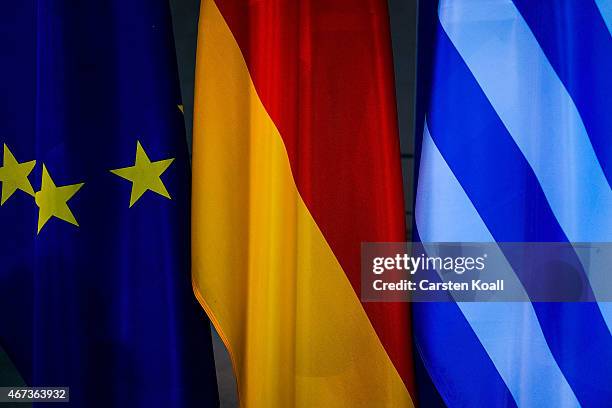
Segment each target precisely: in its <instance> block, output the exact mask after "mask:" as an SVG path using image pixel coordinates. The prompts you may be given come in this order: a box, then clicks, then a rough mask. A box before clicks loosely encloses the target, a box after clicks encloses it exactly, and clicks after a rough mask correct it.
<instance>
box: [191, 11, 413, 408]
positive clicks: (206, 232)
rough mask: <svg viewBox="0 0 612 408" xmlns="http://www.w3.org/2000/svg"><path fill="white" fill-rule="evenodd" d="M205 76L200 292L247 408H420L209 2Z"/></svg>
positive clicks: (203, 22) (197, 136)
mask: <svg viewBox="0 0 612 408" xmlns="http://www.w3.org/2000/svg"><path fill="white" fill-rule="evenodd" d="M199 35H200V37H199V40H198V44H199V45H198V61H197V72H196V106H195V124H194V151H193V206H192V212H193V214H192V216H193V221H192V223H193V224H192V234H193V236H192V240H193V241H192V253H193V255H192V256H193V264H192V265H193V266H192V267H193V284H194V290H195V292H196V296H197V297H198V299H199V301H200V302H201V304H202V306H203V307H204V308H205V309H206V311H207V312H208V314H209V316H210V317H211V319H212V320H213V323H214V324H215V326H216V328H217V330H218V331H219V332H220V334H221V336H222V338H223V340H224V342H225V343H226V346H227V348H228V350H229V352H230V354H231V357H232V362H233V364H234V371H235V374H236V377H237V381H238V389H239V398H240V400H241V405H242V406H243V407H249V408H250V407H265V408H270V407H272V408H274V407H283V408H284V407H294V406H295V407H326V408H328V407H345V406H346V407H385V406H387V407H411V406H413V405H412V401H411V399H410V396H409V394H408V391H407V390H406V387H405V386H404V384H403V382H402V380H401V378H400V377H399V375H398V373H397V371H396V370H395V367H394V366H393V364H392V362H391V361H390V359H389V357H388V356H387V354H386V352H385V350H384V348H383V346H382V345H381V343H380V341H379V339H378V337H377V336H376V334H375V332H374V329H373V327H372V325H371V324H370V322H369V320H368V318H367V316H366V314H365V312H364V310H363V308H362V306H361V304H360V303H359V300H358V298H357V296H356V294H355V292H354V291H353V288H352V287H351V285H350V283H349V281H348V279H347V277H346V275H345V273H344V271H343V270H342V268H341V266H340V265H339V264H338V261H337V260H336V258H335V256H334V254H333V252H332V250H331V249H330V247H329V246H328V244H327V242H326V241H325V239H324V237H323V235H322V234H321V231H320V230H319V229H318V227H317V224H316V223H315V221H314V220H313V218H312V216H311V215H310V213H309V211H308V209H307V208H306V206H305V204H304V202H303V201H302V199H301V198H300V195H299V193H298V191H297V188H296V185H295V182H294V180H293V177H292V175H291V168H290V164H289V159H288V156H287V153H286V151H285V148H284V145H283V141H282V139H281V136H280V134H279V133H278V130H277V129H276V127H275V125H274V123H273V122H272V120H271V119H270V117H269V116H268V114H267V112H266V111H265V109H264V107H263V105H262V103H261V101H260V99H259V98H258V96H257V93H256V91H255V88H254V85H253V83H252V82H251V78H250V76H249V73H248V69H247V66H246V64H245V61H244V59H243V57H242V54H241V52H240V49H239V47H238V45H237V43H236V41H235V39H234V38H233V36H232V34H231V31H230V29H229V27H228V26H227V25H226V23H225V21H224V20H223V17H222V16H221V14H220V12H219V10H218V9H217V7H216V5H215V4H214V2H213V1H212V0H204V1H203V2H202V10H201V14H200V34H199Z"/></svg>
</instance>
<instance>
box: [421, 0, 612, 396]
mask: <svg viewBox="0 0 612 408" xmlns="http://www.w3.org/2000/svg"><path fill="white" fill-rule="evenodd" d="M436 24H437V28H436V36H435V56H434V66H433V74H432V82H431V93H430V102H429V108H428V109H427V115H426V123H425V126H424V131H423V140H422V150H421V160H420V167H419V178H418V187H417V198H416V209H415V215H416V227H417V231H418V236H419V238H420V240H422V241H424V242H449V241H450V242H455V241H460V242H493V241H495V242H610V241H612V189H611V188H610V185H611V183H612V37H611V35H610V33H611V30H612V1H610V0H538V1H534V0H513V1H511V0H440V4H439V9H438V21H437V22H436ZM593 289H594V293H595V294H597V291H596V290H595V288H593ZM414 324H415V336H416V345H417V349H418V350H419V353H420V357H421V360H422V361H423V363H424V366H425V368H426V370H427V372H428V373H429V376H430V378H431V380H432V382H433V384H434V386H435V387H436V389H437V391H438V392H439V394H440V396H441V397H442V399H443V401H444V402H445V404H446V405H448V406H449V407H512V406H519V407H578V406H583V407H610V406H612V336H611V330H612V304H611V303H603V302H599V303H486V304H485V303H431V304H415V307H414ZM425 399H426V398H425ZM421 405H422V406H430V405H428V401H426V400H422V401H421Z"/></svg>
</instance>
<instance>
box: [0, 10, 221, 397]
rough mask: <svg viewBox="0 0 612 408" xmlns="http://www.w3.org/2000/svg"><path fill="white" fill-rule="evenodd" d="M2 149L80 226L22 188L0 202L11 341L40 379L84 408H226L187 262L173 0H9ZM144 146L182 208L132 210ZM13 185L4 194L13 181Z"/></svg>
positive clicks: (3, 307)
mask: <svg viewBox="0 0 612 408" xmlns="http://www.w3.org/2000/svg"><path fill="white" fill-rule="evenodd" d="M0 9H1V10H2V11H1V12H0V62H1V64H0V72H1V74H2V75H1V80H0V89H1V92H0V143H5V144H6V145H7V146H8V147H9V149H10V150H11V152H12V153H13V154H14V156H15V158H16V159H17V161H18V162H25V161H29V160H36V161H37V162H36V166H35V168H34V170H33V172H32V173H31V174H30V175H29V180H30V181H31V183H32V185H33V187H34V190H35V191H38V190H39V189H40V185H41V177H42V174H41V173H42V165H43V164H44V165H45V167H46V168H47V170H48V172H49V174H50V175H51V177H52V178H53V181H54V182H55V184H56V185H57V186H64V185H69V184H75V183H84V185H83V187H82V188H81V189H80V190H79V191H78V192H77V193H76V194H75V195H74V196H73V197H72V198H71V199H70V200H69V201H68V206H69V208H70V209H71V211H72V213H73V214H74V216H75V218H76V220H77V222H78V224H79V226H78V227H77V226H75V225H72V224H70V223H68V222H65V221H63V220H61V219H59V218H55V217H54V218H51V219H50V220H49V221H48V222H47V223H46V224H45V225H44V227H43V228H42V230H41V231H40V233H39V234H37V219H38V207H37V204H36V203H35V200H34V198H33V197H32V196H30V195H28V194H26V193H24V192H23V191H16V192H15V193H14V194H13V195H12V196H11V197H10V198H9V199H8V200H7V201H6V202H5V203H4V204H3V205H2V206H1V207H0V225H2V229H1V231H2V233H1V234H0V311H1V312H0V343H1V345H2V347H3V348H4V349H5V350H6V351H7V353H8V354H9V356H10V357H11V359H12V361H13V362H14V363H15V365H16V367H17V369H18V370H19V372H20V373H21V375H22V377H23V378H24V379H25V381H26V383H27V384H28V385H31V386H69V387H70V398H71V401H72V402H73V405H74V406H88V407H91V406H100V407H110V406H113V407H121V406H126V407H127V406H129V407H179V406H215V405H217V404H218V396H217V387H216V380H215V372H214V362H213V358H212V348H211V339H210V328H209V322H208V320H207V318H206V317H205V315H204V313H203V311H202V309H201V308H200V306H199V305H198V304H197V301H196V300H195V298H194V295H193V292H192V287H191V277H190V263H189V248H190V224H189V184H190V180H189V157H188V152H187V145H186V139H185V134H184V122H183V117H182V114H181V112H180V110H179V109H178V107H177V104H179V103H180V94H179V90H178V76H177V70H176V58H175V54H174V44H173V40H172V31H171V23H170V15H169V6H168V2H167V1H163V0H97V1H87V2H71V1H67V0H65V1H58V0H38V1H35V0H23V1H17V2H5V3H3V4H2V6H0ZM137 141H140V143H141V144H142V146H143V148H144V150H145V151H146V153H147V154H148V155H149V158H150V159H151V160H152V161H158V160H162V159H169V158H174V161H173V163H172V164H171V165H170V167H169V168H168V169H167V170H166V171H165V172H164V173H163V174H162V175H161V180H162V181H163V183H164V185H165V186H166V188H167V190H168V192H169V194H170V196H171V199H167V198H165V197H162V196H161V195H159V194H156V193H154V192H152V191H147V192H145V193H144V195H143V196H142V197H141V198H140V199H139V200H138V201H137V202H136V203H135V204H134V206H132V207H131V208H129V201H130V191H131V187H132V183H131V182H129V181H128V180H125V179H123V178H120V177H118V176H116V175H114V174H112V173H110V171H109V170H110V169H116V168H122V167H128V166H132V165H134V160H135V154H136V143H137ZM3 187H4V186H3Z"/></svg>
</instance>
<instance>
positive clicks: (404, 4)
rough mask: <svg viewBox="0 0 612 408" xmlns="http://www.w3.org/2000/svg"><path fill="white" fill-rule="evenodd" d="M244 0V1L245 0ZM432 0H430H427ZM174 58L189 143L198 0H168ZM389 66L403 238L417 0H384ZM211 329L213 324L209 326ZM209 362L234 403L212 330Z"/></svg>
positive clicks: (409, 191) (226, 363)
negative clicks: (396, 127) (400, 175)
mask: <svg viewBox="0 0 612 408" xmlns="http://www.w3.org/2000/svg"><path fill="white" fill-rule="evenodd" d="M245 1H246V0H245ZM296 1H300V0H296ZM430 1H433V0H430ZM170 4H171V8H172V18H173V22H174V36H175V41H176V53H177V58H178V66H179V75H180V80H181V91H182V94H183V104H184V109H185V125H186V128H187V137H188V140H189V142H190V143H191V130H192V120H193V89H194V76H195V71H194V69H195V55H196V45H197V31H198V14H199V4H200V2H199V0H170ZM388 4H389V15H390V23H391V35H392V41H393V56H394V61H393V63H394V66H395V89H396V95H397V112H398V121H399V131H400V132H399V133H400V146H401V157H402V173H403V176H404V201H405V203H406V225H407V227H408V237H410V236H411V235H410V234H411V227H412V196H413V176H414V171H413V166H414V144H415V143H414V134H415V95H416V91H417V90H416V67H417V64H416V61H417V15H418V6H417V0H388ZM213 332H214V329H213ZM213 338H214V348H215V363H216V366H217V381H218V382H219V397H220V400H221V406H222V407H228V408H229V407H236V406H238V405H237V398H236V390H235V382H234V378H233V374H232V368H231V364H230V360H229V357H228V355H227V353H226V351H225V347H224V346H223V344H222V343H221V340H220V339H219V337H218V336H217V335H216V333H214V335H213Z"/></svg>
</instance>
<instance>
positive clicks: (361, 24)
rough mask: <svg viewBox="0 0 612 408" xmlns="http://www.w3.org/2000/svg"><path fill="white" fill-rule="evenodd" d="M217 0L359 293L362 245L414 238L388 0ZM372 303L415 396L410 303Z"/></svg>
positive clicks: (303, 188)
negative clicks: (408, 232) (408, 229)
mask: <svg viewBox="0 0 612 408" xmlns="http://www.w3.org/2000/svg"><path fill="white" fill-rule="evenodd" d="M216 2H217V5H218V7H219V9H220V11H221V13H222V14H223V16H224V18H225V20H226V22H227V23H228V25H229V27H230V29H231V30H232V32H233V34H234V36H235V38H236V40H237V42H238V44H239V46H240V48H241V50H242V53H243V55H244V57H245V60H246V62H247V65H248V67H249V72H250V74H251V77H252V79H253V82H254V84H255V87H256V89H257V92H258V94H259V97H260V98H261V100H262V102H263V104H264V106H265V107H266V109H267V111H268V113H269V114H270V116H271V117H272V120H273V121H274V122H275V123H276V126H277V127H278V129H279V131H280V134H281V135H282V137H283V140H284V143H285V146H286V148H287V152H288V154H289V159H290V161H291V168H292V171H293V176H294V178H295V181H296V184H297V187H298V189H299V191H300V193H301V195H302V198H303V199H304V201H305V202H306V205H307V206H308V208H309V210H310V212H311V214H312V215H313V217H314V219H315V221H316V222H317V224H318V225H319V228H320V229H321V231H322V232H323V235H324V236H325V238H326V239H327V242H328V243H329V245H330V246H331V248H332V250H333V251H334V253H335V254H336V257H337V258H338V260H339V262H340V264H341V265H342V267H343V269H344V271H345V272H346V274H347V276H348V278H349V280H350V282H351V284H352V285H353V288H354V289H355V292H356V293H357V295H359V293H360V244H361V242H373V241H404V240H405V221H404V207H403V195H402V180H401V171H400V155H399V143H398V132H397V118H396V113H395V112H396V106H395V95H394V83H393V69H392V57H391V39H390V34H389V19H388V13H387V3H386V0H303V1H297V0H251V1H248V0H216ZM363 306H364V309H365V311H366V313H367V314H368V316H369V318H370V321H371V322H372V325H373V326H374V328H375V330H376V332H377V334H378V336H379V338H380V339H381V342H382V344H383V346H384V347H385V349H386V350H387V353H388V354H389V356H390V358H391V360H392V361H393V363H394V365H395V367H396V368H397V370H398V372H399V373H400V376H401V377H402V379H403V380H404V382H405V384H406V386H407V387H408V389H409V391H410V392H411V394H412V395H414V392H413V391H414V387H413V374H412V372H413V371H412V348H411V334H410V315H409V311H408V305H407V304H400V303H397V304H396V303H365V304H363Z"/></svg>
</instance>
